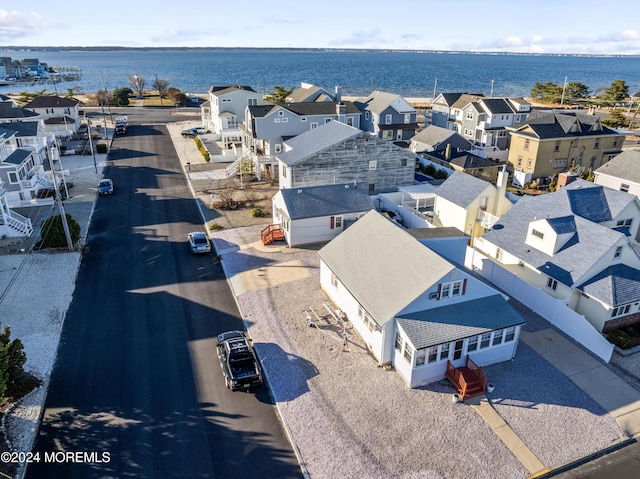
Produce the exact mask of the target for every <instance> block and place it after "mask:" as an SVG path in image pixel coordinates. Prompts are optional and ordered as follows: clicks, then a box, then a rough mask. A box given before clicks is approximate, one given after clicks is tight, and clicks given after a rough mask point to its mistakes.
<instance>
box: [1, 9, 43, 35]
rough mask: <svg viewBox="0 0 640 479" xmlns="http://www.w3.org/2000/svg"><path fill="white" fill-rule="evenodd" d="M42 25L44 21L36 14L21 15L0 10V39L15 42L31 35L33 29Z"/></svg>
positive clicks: (20, 13)
mask: <svg viewBox="0 0 640 479" xmlns="http://www.w3.org/2000/svg"><path fill="white" fill-rule="evenodd" d="M43 25H44V19H43V18H42V17H41V16H40V15H38V14H37V13H33V12H30V13H23V12H16V11H12V12H9V11H7V10H0V39H2V40H9V41H12V40H15V39H16V38H21V37H26V36H28V35H30V34H32V33H33V29H34V28H40V27H42V26H43Z"/></svg>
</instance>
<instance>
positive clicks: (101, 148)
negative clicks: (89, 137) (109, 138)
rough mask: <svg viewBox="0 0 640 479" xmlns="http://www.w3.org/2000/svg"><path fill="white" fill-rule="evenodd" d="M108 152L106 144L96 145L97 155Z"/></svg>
mask: <svg viewBox="0 0 640 479" xmlns="http://www.w3.org/2000/svg"><path fill="white" fill-rule="evenodd" d="M106 152H107V145H106V143H98V144H97V145H96V153H106Z"/></svg>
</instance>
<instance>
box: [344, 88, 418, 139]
mask: <svg viewBox="0 0 640 479" xmlns="http://www.w3.org/2000/svg"><path fill="white" fill-rule="evenodd" d="M354 103H355V104H356V106H357V107H358V108H359V109H360V110H361V111H362V122H361V125H360V128H361V129H362V130H363V131H366V132H369V133H373V134H375V135H377V136H379V137H380V138H383V139H385V140H390V141H396V142H405V143H407V144H408V142H410V141H411V138H412V137H413V136H414V135H415V134H416V129H417V128H418V123H417V116H418V112H417V110H416V109H415V108H413V107H412V106H411V105H410V104H409V103H408V102H407V100H405V99H404V98H402V97H401V96H400V95H395V94H393V93H387V92H383V91H374V92H371V94H370V95H369V96H367V97H366V98H359V99H358V100H356V101H355V102H354Z"/></svg>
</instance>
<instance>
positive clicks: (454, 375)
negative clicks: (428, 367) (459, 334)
mask: <svg viewBox="0 0 640 479" xmlns="http://www.w3.org/2000/svg"><path fill="white" fill-rule="evenodd" d="M445 376H446V378H447V379H448V380H449V382H450V383H451V384H453V385H454V386H455V388H456V389H457V390H458V394H460V397H461V398H462V399H463V400H465V399H468V398H470V397H474V396H479V395H481V394H484V393H485V390H486V387H487V378H485V377H484V375H483V374H482V367H480V366H478V365H477V364H476V363H474V362H473V361H472V360H471V358H470V357H469V356H467V361H466V364H465V365H464V366H461V367H459V368H456V367H454V365H453V364H451V361H447V371H446V372H445Z"/></svg>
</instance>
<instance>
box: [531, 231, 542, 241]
mask: <svg viewBox="0 0 640 479" xmlns="http://www.w3.org/2000/svg"><path fill="white" fill-rule="evenodd" d="M531 234H532V235H533V236H535V237H537V238H540V239H544V233H543V232H542V231H538V230H535V229H532V230H531Z"/></svg>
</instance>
